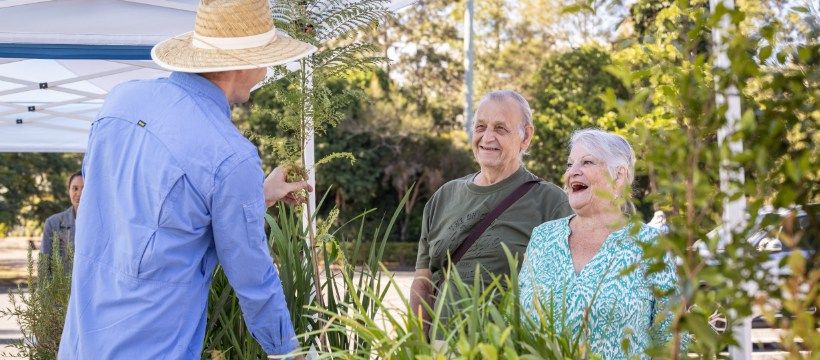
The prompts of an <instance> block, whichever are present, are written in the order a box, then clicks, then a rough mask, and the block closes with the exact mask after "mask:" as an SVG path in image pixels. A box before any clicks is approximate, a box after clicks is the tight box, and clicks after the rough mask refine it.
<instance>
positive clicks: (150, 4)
mask: <svg viewBox="0 0 820 360" xmlns="http://www.w3.org/2000/svg"><path fill="white" fill-rule="evenodd" d="M196 4H197V2H196V0H139V1H138V0H120V1H111V0H108V1H105V0H103V1H94V0H60V1H49V0H28V1H24V0H6V1H0V151H1V152H83V151H85V147H86V142H87V138H88V129H89V128H90V125H91V122H92V121H93V119H94V116H95V115H96V113H97V111H98V110H99V108H100V106H101V105H102V102H103V99H104V98H105V95H106V94H107V93H108V91H110V90H111V89H112V88H113V87H114V86H116V85H117V84H119V83H122V82H124V81H127V80H132V79H145V78H152V77H157V76H162V75H165V74H167V72H166V71H164V70H162V69H161V68H159V66H157V65H156V64H154V63H153V62H152V61H150V50H151V47H152V46H153V45H154V44H156V43H157V42H159V41H161V40H163V39H165V38H166V37H168V36H170V35H174V34H179V33H183V32H185V31H190V29H192V28H193V23H194V14H195V11H196Z"/></svg>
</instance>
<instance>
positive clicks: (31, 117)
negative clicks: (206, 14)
mask: <svg viewBox="0 0 820 360" xmlns="http://www.w3.org/2000/svg"><path fill="white" fill-rule="evenodd" d="M412 1H413V0H394V1H392V2H391V4H390V8H392V9H394V10H395V9H399V8H401V7H404V6H407V5H409V4H410V3H411V2H412ZM197 3H198V1H197V0H59V1H58V0H0V152H84V151H85V147H86V142H87V138H88V130H89V128H90V125H91V122H92V121H93V119H94V116H95V115H96V113H97V112H98V110H99V108H100V106H101V105H102V102H103V99H104V98H105V95H106V94H107V93H108V91H110V90H111V89H112V88H113V87H114V86H116V85H117V84H120V83H122V82H124V81H128V80H133V79H147V78H154V77H158V76H163V75H166V74H167V72H166V71H164V70H162V69H161V68H160V67H159V66H157V65H156V64H154V63H153V62H152V61H150V51H151V47H152V46H153V45H154V44H156V43H158V42H160V41H161V40H163V39H165V38H167V37H169V36H172V35H176V34H180V33H183V32H186V31H190V30H191V29H193V24H194V18H195V12H196V6H197Z"/></svg>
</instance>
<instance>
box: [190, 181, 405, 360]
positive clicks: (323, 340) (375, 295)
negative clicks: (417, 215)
mask: <svg viewBox="0 0 820 360" xmlns="http://www.w3.org/2000/svg"><path fill="white" fill-rule="evenodd" d="M408 194H409V192H408ZM406 200H407V196H405V198H404V199H402V202H401V203H400V205H399V207H398V209H397V210H396V211H395V212H394V213H393V215H392V216H391V217H390V219H389V221H387V222H386V223H384V224H383V226H382V225H379V226H377V227H375V228H370V227H365V224H368V222H367V221H366V220H367V219H366V217H367V216H369V215H370V214H371V213H372V211H367V212H364V213H362V214H360V215H359V216H357V217H356V218H354V219H353V220H352V221H351V222H348V223H345V224H342V225H340V226H335V225H334V222H335V215H331V216H330V217H329V218H327V219H326V220H325V221H323V222H321V223H320V224H319V226H318V232H317V245H316V248H312V247H311V243H310V242H309V241H308V236H309V234H308V231H307V230H306V227H305V226H304V224H303V220H302V217H301V215H300V214H299V212H298V211H297V210H294V209H293V208H290V207H286V206H284V205H280V206H279V207H278V208H277V209H276V212H275V214H274V215H268V216H266V220H267V223H268V225H269V226H270V231H271V233H270V238H269V243H268V244H269V246H270V248H271V252H272V253H273V254H274V255H275V259H276V261H277V265H278V268H279V276H280V279H281V280H282V288H283V291H284V294H285V298H286V301H287V304H288V310H289V311H290V316H291V320H292V321H293V323H294V329H295V330H296V333H297V334H298V336H299V340H300V343H301V344H302V345H304V346H305V348H304V349H301V350H302V351H304V352H306V351H308V350H309V349H310V348H311V347H312V348H314V349H316V350H317V351H323V352H324V351H328V350H329V349H331V348H334V349H335V348H350V347H355V346H357V344H358V340H357V337H356V335H355V333H350V332H338V333H337V332H326V331H324V329H323V328H322V327H323V324H324V323H327V322H328V317H327V315H326V314H327V313H347V312H349V311H353V309H354V308H355V309H356V310H361V311H364V314H365V315H368V316H370V317H371V318H372V317H374V316H375V314H376V311H378V307H377V306H376V305H375V304H377V303H378V302H380V301H381V300H382V299H383V298H384V295H385V292H386V289H387V288H386V284H387V283H386V282H382V272H381V271H380V268H379V266H380V262H381V259H382V257H383V256H384V249H385V246H386V244H387V240H388V238H389V235H390V233H391V232H392V229H393V227H394V225H395V223H396V219H397V218H398V217H399V215H400V214H401V209H402V206H403V204H404V202H405V201H406ZM314 220H315V219H314ZM353 222H355V223H358V231H357V232H356V236H355V237H354V238H349V239H348V238H342V237H340V238H337V235H338V234H340V233H339V230H340V229H341V228H343V227H345V226H349V225H351V223H353ZM366 242H368V243H369V244H370V246H369V251H368V252H367V254H366V256H364V257H362V256H361V255H360V254H361V253H362V251H361V250H360V249H361V248H362V246H363V244H365V243H366ZM315 254H319V256H316V255H315ZM315 269H320V270H319V271H318V272H316V270H315ZM317 279H318V281H319V283H318V284H316V283H314V281H316V280H317ZM343 279H346V280H350V281H346V280H343ZM317 287H318V288H319V289H321V291H320V292H318V293H317V292H316V291H315V289H316V288H317ZM208 317H209V322H208V327H207V329H206V336H205V349H204V353H203V356H206V357H207V356H210V357H211V358H217V357H219V356H224V357H225V358H227V359H257V358H264V357H265V353H264V351H263V350H262V349H261V347H260V346H259V345H258V344H257V343H256V342H255V340H254V339H253V337H252V336H251V334H250V333H249V332H248V331H247V329H246V327H245V325H244V322H243V319H242V316H241V312H240V308H239V303H238V301H237V299H236V296H235V295H234V293H233V289H231V287H230V284H228V282H227V279H226V278H225V276H224V273H222V272H221V271H219V270H218V271H217V273H216V274H215V278H214V282H213V285H212V287H211V292H210V297H209V311H208Z"/></svg>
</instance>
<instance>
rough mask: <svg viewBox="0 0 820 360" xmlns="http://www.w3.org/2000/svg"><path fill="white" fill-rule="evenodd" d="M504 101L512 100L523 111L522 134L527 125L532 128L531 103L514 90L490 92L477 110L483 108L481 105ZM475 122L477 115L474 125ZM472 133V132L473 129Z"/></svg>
mask: <svg viewBox="0 0 820 360" xmlns="http://www.w3.org/2000/svg"><path fill="white" fill-rule="evenodd" d="M504 100H512V101H514V102H515V104H516V105H518V109H519V111H521V119H522V120H523V122H522V124H521V131H522V132H523V131H524V128H526V127H527V125H529V126H532V109H530V103H528V102H527V99H525V98H524V97H523V96H521V94H519V93H517V92H515V91H512V90H495V91H490V92H488V93H487V94H486V95H484V97H482V98H481V100H480V101H479V102H478V105H477V106H476V109H478V108H479V107H481V105H483V104H484V103H486V102H489V101H495V102H501V101H504ZM476 113H477V112H476ZM475 120H476V119H475V114H473V122H474V123H475ZM470 131H472V129H471V130H470Z"/></svg>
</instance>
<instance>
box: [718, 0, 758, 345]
mask: <svg viewBox="0 0 820 360" xmlns="http://www.w3.org/2000/svg"><path fill="white" fill-rule="evenodd" d="M721 4H722V5H723V6H724V7H726V8H727V9H734V7H735V4H734V0H710V1H709V6H710V9H711V11H712V13H714V12H715V11H716V9H717V7H718V6H719V5H721ZM728 29H729V16H728V15H723V16H722V17H721V19H720V21H719V22H718V25H717V27H716V28H714V29H712V40H713V42H714V51H715V63H714V68H715V70H726V69H728V68H729V66H730V65H731V63H730V60H729V57H728V55H727V54H726V48H727V45H726V41H725V40H726V39H725V37H726V35H727V34H726V33H727V31H728ZM719 81H720V79H719V77H718V76H717V75H715V86H716V88H717V94H716V96H715V103H716V106H717V107H718V108H719V107H722V106H724V105H726V114H725V116H726V124H725V125H724V126H723V127H722V128H721V129H720V130H718V142H720V144H721V146H724V145H726V146H728V148H729V151H730V152H731V154H732V155H734V154H737V153H740V152H741V151H743V143H742V142H741V141H738V140H731V137H732V135H733V134H734V133H735V130H736V128H737V122H738V120H740V96H739V94H738V90H737V87H736V86H735V84H729V85H728V86H727V87H726V89H725V90H724V89H721V88H720V85H719ZM744 179H745V175H744V171H743V168H737V169H735V168H733V167H732V162H731V160H730V159H725V158H724V159H721V163H720V190H721V192H722V193H723V195H724V196H725V197H726V202H725V203H724V207H723V227H722V228H721V231H720V242H719V246H718V247H719V248H720V249H723V248H725V246H726V244H728V243H729V242H730V241H732V234H734V233H736V232H737V231H738V230H741V229H742V228H743V227H744V226H745V222H746V197H745V196H741V197H739V198H738V199H736V200H730V198H731V197H732V195H734V194H735V193H736V192H737V191H738V190H739V189H738V187H737V186H733V184H732V183H735V184H742V183H743V182H744ZM749 295H750V296H751V295H752V294H749ZM734 332H735V340H736V341H737V343H738V346H732V347H731V348H729V356H730V357H731V358H732V359H743V360H747V359H751V358H752V319H751V318H745V319H743V320H742V321H741V323H740V325H738V326H736V327H735V328H734Z"/></svg>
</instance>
